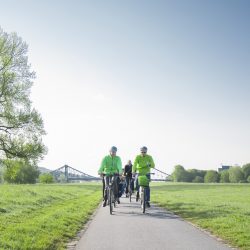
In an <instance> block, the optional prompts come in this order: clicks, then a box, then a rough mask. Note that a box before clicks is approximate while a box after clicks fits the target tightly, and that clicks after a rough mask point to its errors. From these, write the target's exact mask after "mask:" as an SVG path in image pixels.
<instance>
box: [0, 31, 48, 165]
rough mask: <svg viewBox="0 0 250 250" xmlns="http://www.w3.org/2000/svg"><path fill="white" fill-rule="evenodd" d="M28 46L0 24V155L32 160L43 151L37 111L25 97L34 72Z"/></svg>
mask: <svg viewBox="0 0 250 250" xmlns="http://www.w3.org/2000/svg"><path fill="white" fill-rule="evenodd" d="M27 49H28V46H27V44H26V43H25V42H23V41H22V39H21V38H20V37H18V36H17V35H16V34H15V33H11V34H7V33H5V32H3V30H2V29H1V28H0V152H1V154H2V158H4V157H5V158H9V159H14V160H17V159H23V160H25V161H26V162H28V161H29V162H33V163H34V164H35V162H36V161H37V160H38V159H41V158H42V157H43V155H44V154H45V153H46V148H45V146H44V145H43V143H42V139H41V136H42V135H44V134H45V131H44V128H43V121H42V118H41V116H40V114H39V113H38V112H37V111H36V110H35V109H34V108H32V106H31V101H30V98H29V94H30V89H31V86H32V80H33V79H34V77H35V73H34V72H32V71H31V70H30V65H29V64H28V58H27V55H26V54H27Z"/></svg>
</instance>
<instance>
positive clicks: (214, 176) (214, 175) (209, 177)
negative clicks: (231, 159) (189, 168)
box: [204, 170, 219, 183]
mask: <svg viewBox="0 0 250 250" xmlns="http://www.w3.org/2000/svg"><path fill="white" fill-rule="evenodd" d="M218 180H219V174H218V172H217V171H215V170H208V171H207V173H206V175H205V177H204V182H206V183H211V182H212V183H213V182H218Z"/></svg>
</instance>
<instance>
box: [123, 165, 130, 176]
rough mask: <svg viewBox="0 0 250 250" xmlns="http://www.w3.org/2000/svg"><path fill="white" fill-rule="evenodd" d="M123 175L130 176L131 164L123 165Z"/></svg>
mask: <svg viewBox="0 0 250 250" xmlns="http://www.w3.org/2000/svg"><path fill="white" fill-rule="evenodd" d="M124 175H125V176H128V177H130V178H131V177H132V164H131V165H128V164H127V165H125V168H124Z"/></svg>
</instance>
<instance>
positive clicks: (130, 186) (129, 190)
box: [128, 177, 132, 202]
mask: <svg viewBox="0 0 250 250" xmlns="http://www.w3.org/2000/svg"><path fill="white" fill-rule="evenodd" d="M131 181H132V177H131V178H130V177H129V178H128V194H129V202H131V201H132V182H131Z"/></svg>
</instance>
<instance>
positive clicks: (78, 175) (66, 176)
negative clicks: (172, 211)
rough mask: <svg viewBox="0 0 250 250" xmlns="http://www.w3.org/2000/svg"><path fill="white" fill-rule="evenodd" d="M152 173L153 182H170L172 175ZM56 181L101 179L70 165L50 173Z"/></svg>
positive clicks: (155, 171) (158, 171)
mask: <svg viewBox="0 0 250 250" xmlns="http://www.w3.org/2000/svg"><path fill="white" fill-rule="evenodd" d="M151 172H152V173H153V174H154V175H152V176H151V180H152V181H169V180H170V179H169V177H170V176H171V175H169V174H167V173H165V172H163V171H161V170H159V169H156V168H152V169H151ZM50 173H51V174H52V175H53V176H54V178H55V180H56V181H58V182H60V181H65V182H70V181H100V180H101V178H99V177H95V176H92V175H89V174H86V173H84V172H82V171H80V170H77V169H75V168H72V167H70V166H68V165H64V166H62V167H60V168H58V169H56V170H53V171H51V172H50Z"/></svg>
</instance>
